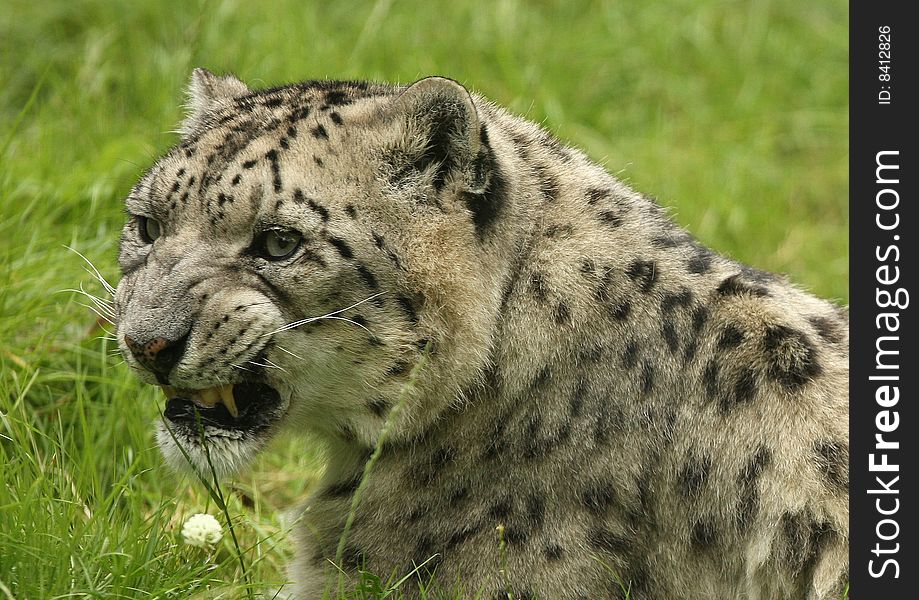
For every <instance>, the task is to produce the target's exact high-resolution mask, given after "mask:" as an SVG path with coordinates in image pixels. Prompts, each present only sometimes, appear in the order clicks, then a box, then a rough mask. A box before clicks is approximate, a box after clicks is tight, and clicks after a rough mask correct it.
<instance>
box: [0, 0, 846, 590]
mask: <svg viewBox="0 0 919 600" xmlns="http://www.w3.org/2000/svg"><path fill="white" fill-rule="evenodd" d="M847 10H848V9H847V3H846V2H844V1H842V0H832V1H824V2H801V1H799V0H772V1H768V0H763V1H757V2H740V1H722V2H712V3H700V2H697V1H695V0H668V1H659V2H639V1H633V2H586V1H557V2H549V1H541V2H536V1H534V2H524V1H522V0H497V1H494V2H478V3H474V2H451V3H433V2H418V3H412V2H398V1H384V0H381V1H378V2H372V3H357V2H348V1H341V2H334V3H319V2H298V1H294V0H288V1H280V2H271V3H267V2H266V3H261V2H247V1H242V0H241V1H236V2H233V1H228V2H201V1H185V0H160V1H158V2H103V1H99V0H95V1H93V0H74V1H67V2H65V1H48V2H36V1H25V0H5V1H4V2H3V9H2V10H0V599H4V598H5V599H9V598H16V599H35V598H64V597H68V598H69V597H74V598H119V597H131V598H134V597H138V598H142V597H175V598H185V597H190V596H196V597H202V598H205V597H207V598H210V597H238V596H240V595H242V593H243V592H242V591H241V588H240V587H239V585H238V583H239V582H240V581H242V577H241V573H240V567H239V564H238V561H237V560H236V558H235V557H234V555H233V551H232V547H231V545H230V544H229V543H226V544H223V545H221V546H220V547H219V548H218V549H216V550H215V551H214V552H212V553H207V552H205V551H203V550H200V549H197V548H193V547H189V546H186V545H184V544H183V543H182V540H181V537H180V535H179V530H180V528H181V523H182V521H183V520H184V518H185V517H186V516H187V515H189V514H191V513H195V512H203V511H208V512H211V513H212V514H217V512H218V511H217V510H216V508H215V506H214V503H213V502H212V501H210V500H209V499H208V497H207V494H206V493H205V492H204V491H203V489H202V487H201V486H200V485H197V484H196V483H195V482H194V481H191V480H189V479H186V478H181V477H179V476H176V475H174V474H172V473H171V472H169V471H168V470H166V469H165V468H164V467H163V466H162V465H161V460H160V457H159V455H158V453H157V451H156V449H155V447H154V444H153V439H152V435H151V431H152V425H151V424H152V423H153V421H154V420H155V418H156V416H157V414H158V411H159V410H161V401H160V399H159V398H157V397H156V395H155V394H154V392H153V390H151V389H144V388H142V387H141V386H140V385H138V384H137V383H136V382H135V381H134V380H133V379H132V376H131V375H130V374H129V373H128V369H127V368H125V367H124V365H120V364H119V363H120V358H119V357H118V356H116V355H113V354H112V350H113V346H112V344H111V343H110V342H108V341H107V340H105V339H102V337H103V332H102V330H101V329H100V328H99V327H98V325H97V320H96V317H95V315H93V314H92V313H91V312H90V311H89V310H87V309H85V308H83V307H81V306H80V305H79V302H80V301H81V300H80V297H79V295H78V294H75V293H72V292H66V291H63V290H67V289H70V288H77V287H79V286H80V284H81V283H83V285H84V286H86V288H87V290H89V291H91V292H93V293H96V294H100V295H101V294H102V293H103V290H102V288H101V286H100V285H98V284H96V283H95V282H94V280H93V279H92V278H91V277H90V276H89V275H87V274H86V273H85V272H84V270H83V263H82V260H81V259H80V258H79V257H78V256H77V255H75V254H73V253H71V252H70V251H68V250H67V249H65V246H71V247H73V248H75V249H77V250H79V251H80V252H82V253H83V254H85V255H86V256H87V257H88V258H89V259H91V260H92V261H93V262H94V263H95V264H96V265H97V266H98V267H99V269H100V270H101V271H102V273H103V274H104V276H105V277H107V278H108V279H109V281H111V282H112V283H114V282H115V281H117V277H118V274H117V269H116V262H115V258H116V248H117V238H118V234H119V230H120V227H121V225H122V222H123V213H122V209H121V199H122V197H123V196H124V195H125V194H126V193H127V191H128V190H129V189H130V187H131V185H132V183H133V182H134V181H135V180H136V178H137V177H138V176H139V174H140V173H141V172H142V170H143V169H144V168H146V167H147V166H149V165H150V164H151V163H152V162H153V160H154V159H155V157H156V156H157V155H158V154H160V153H161V152H163V151H164V150H165V149H166V148H168V147H169V146H170V145H171V144H172V143H174V142H175V141H176V138H175V136H174V135H173V134H171V133H169V132H170V131H171V130H172V129H173V128H174V127H175V125H176V123H177V122H178V120H179V119H180V116H181V103H182V101H183V87H184V85H185V82H186V80H187V77H188V75H189V73H190V71H191V69H192V68H193V67H196V66H204V67H208V68H210V69H212V70H214V71H217V72H228V71H231V72H234V73H236V74H237V75H238V76H239V77H240V78H242V79H243V80H244V81H246V82H247V83H249V84H250V85H251V86H262V85H271V84H278V83H282V82H287V81H292V80H297V79H306V78H324V77H329V78H361V79H362V78H371V79H379V80H389V81H401V82H409V81H412V80H414V79H416V78H419V77H421V76H424V75H428V74H442V75H446V76H449V77H452V78H454V79H457V80H459V81H461V82H463V83H465V84H466V85H468V86H469V87H471V88H473V89H475V90H477V91H479V92H482V93H484V94H486V95H488V96H490V97H491V98H493V99H494V100H496V101H498V102H499V103H501V104H504V105H506V106H509V107H510V108H511V109H513V110H515V111H517V112H519V113H522V114H526V115H527V116H529V117H530V118H531V119H533V120H536V121H540V122H543V123H544V124H545V125H546V126H547V127H549V128H550V129H551V130H552V131H553V132H555V133H557V134H558V136H559V137H560V138H561V139H562V140H565V141H568V142H570V143H572V144H574V145H577V146H579V147H581V148H583V149H585V150H586V151H587V152H588V154H590V155H591V156H592V157H594V158H595V159H597V160H599V161H601V162H603V163H604V164H605V165H606V166H607V167H608V168H609V169H610V170H611V171H612V172H614V173H616V174H617V175H618V176H619V177H620V178H623V179H625V180H627V181H628V182H630V184H632V185H633V186H634V187H636V188H637V189H639V190H640V191H642V192H644V193H646V194H649V195H651V196H654V197H656V198H658V200H659V201H660V202H661V203H662V204H664V205H666V206H668V207H671V208H672V213H673V215H674V217H675V219H676V220H677V221H678V222H680V223H681V224H683V225H685V226H687V227H688V228H689V229H690V230H691V231H692V232H693V233H695V234H696V235H697V236H698V237H699V238H700V239H701V240H702V241H703V242H704V243H706V244H708V245H710V246H712V247H713V248H715V249H716V250H718V251H719V252H723V253H725V254H729V255H732V256H734V257H736V258H738V259H740V260H742V261H744V262H747V263H750V264H753V265H755V266H757V267H760V268H764V269H768V270H773V271H780V272H784V273H787V274H789V275H790V277H791V278H792V279H793V280H795V281H797V282H799V283H800V284H801V285H802V286H804V287H805V288H808V289H810V290H812V291H814V292H815V293H817V294H819V295H822V296H825V297H828V298H832V299H835V300H836V301H837V302H839V303H840V304H845V303H846V302H847V296H848V292H847V287H848V266H847V254H848V236H847V232H848V215H847V193H848V188H847V186H848V183H847V162H848V145H847V144H848V140H847V138H848V125H847V117H848V112H847V85H848V79H847V54H848V53H847V21H848V12H847ZM320 469H321V459H320V457H319V456H318V454H317V452H316V451H315V450H314V449H313V448H312V446H311V445H310V444H309V442H308V441H305V440H299V439H297V440H295V439H290V438H285V439H281V440H279V441H278V442H277V443H276V444H275V445H274V446H273V447H272V450H271V452H269V453H267V454H266V455H265V456H263V457H262V459H261V460H260V461H259V463H258V464H257V465H255V468H254V470H253V473H252V474H250V475H247V476H243V477H239V478H236V479H234V480H233V481H230V482H226V483H225V484H224V490H225V491H226V492H227V494H228V504H229V511H230V513H231V514H232V515H233V518H234V521H235V523H236V530H237V533H238V534H239V536H240V543H241V545H242V546H243V548H244V549H245V550H246V554H245V561H246V563H247V568H248V572H249V576H250V578H251V580H252V581H253V583H254V584H257V587H263V584H267V583H271V582H275V583H280V582H282V581H283V571H282V565H283V563H284V562H285V560H286V558H288V557H289V553H290V545H289V542H288V541H287V540H286V538H285V536H284V531H285V528H286V526H287V525H286V524H287V523H288V522H289V521H288V520H286V519H285V517H284V513H283V509H284V508H286V507H289V506H290V505H292V504H293V503H294V502H295V501H296V500H297V499H298V498H302V497H303V495H304V494H305V493H306V492H307V491H308V489H309V487H310V485H311V484H312V483H313V482H314V481H315V479H316V477H317V476H318V474H319V472H320ZM383 575H386V574H383ZM231 582H236V585H233V584H232V583H231ZM371 584H372V582H369V583H368V582H367V581H365V582H363V585H364V586H365V587H367V588H371V587H373V586H372V585H371ZM358 595H360V593H358ZM365 596H366V597H372V594H371V595H366V593H365Z"/></svg>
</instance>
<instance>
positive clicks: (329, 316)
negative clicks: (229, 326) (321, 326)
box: [262, 292, 383, 337]
mask: <svg viewBox="0 0 919 600" xmlns="http://www.w3.org/2000/svg"><path fill="white" fill-rule="evenodd" d="M382 294H383V292H378V293H376V294H373V295H372V296H368V297H367V298H364V299H363V300H361V301H360V302H355V303H354V304H352V305H351V306H346V307H345V308H340V309H338V310H333V311H332V312H330V313H327V314H324V315H320V316H318V317H308V318H306V319H300V320H299V321H294V322H292V323H288V324H287V325H284V326H283V327H280V328H278V329H275V330H274V331H269V332H268V333H264V334H262V337H265V336H269V335H274V334H276V333H280V332H282V331H287V330H288V329H293V328H295V327H299V326H301V325H306V324H307V323H312V322H313V321H318V320H320V319H338V320H342V321H348V322H349V323H354V324H355V325H357V326H358V327H361V328H362V329H365V330H366V331H367V332H368V333H371V334H372V332H371V331H370V330H369V329H367V328H366V327H364V326H363V325H361V324H359V323H355V322H354V321H351V320H350V319H343V318H341V317H335V315H338V314H341V313H343V312H345V311H347V310H351V309H352V308H355V307H357V306H360V305H361V304H363V303H364V302H367V301H369V300H373V299H374V298H376V297H377V296H380V295H382Z"/></svg>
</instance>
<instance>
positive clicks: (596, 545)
mask: <svg viewBox="0 0 919 600" xmlns="http://www.w3.org/2000/svg"><path fill="white" fill-rule="evenodd" d="M587 544H588V545H589V546H590V547H591V548H593V549H594V550H597V551H600V552H607V553H609V554H614V555H619V556H622V555H626V554H628V553H629V550H630V548H631V545H630V544H629V541H628V540H627V539H626V538H624V537H622V536H621V535H617V534H615V533H613V532H612V531H610V530H609V529H606V528H605V527H591V528H590V529H588V530H587Z"/></svg>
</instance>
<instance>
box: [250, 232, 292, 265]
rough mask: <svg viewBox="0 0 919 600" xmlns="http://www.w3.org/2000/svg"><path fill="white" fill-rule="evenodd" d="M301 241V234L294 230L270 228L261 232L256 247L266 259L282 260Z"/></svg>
mask: <svg viewBox="0 0 919 600" xmlns="http://www.w3.org/2000/svg"><path fill="white" fill-rule="evenodd" d="M301 241H303V236H302V235H300V234H299V233H297V232H296V231H290V230H288V229H271V230H269V231H266V232H265V233H264V234H262V236H261V240H260V241H259V243H258V245H257V246H256V249H257V250H258V252H259V254H260V255H261V256H262V257H264V258H267V259H268V260H283V259H285V258H288V257H290V256H291V255H292V254H293V253H294V252H296V251H297V248H299V247H300V242H301Z"/></svg>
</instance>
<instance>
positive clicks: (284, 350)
mask: <svg viewBox="0 0 919 600" xmlns="http://www.w3.org/2000/svg"><path fill="white" fill-rule="evenodd" d="M275 346H276V347H277V349H278V350H280V351H281V352H284V353H286V354H290V355H291V356H293V357H294V358H296V359H297V360H303V358H302V357H300V356H297V355H296V354H294V353H293V352H291V351H290V350H288V349H287V348H285V347H284V346H281V345H279V344H275Z"/></svg>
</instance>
